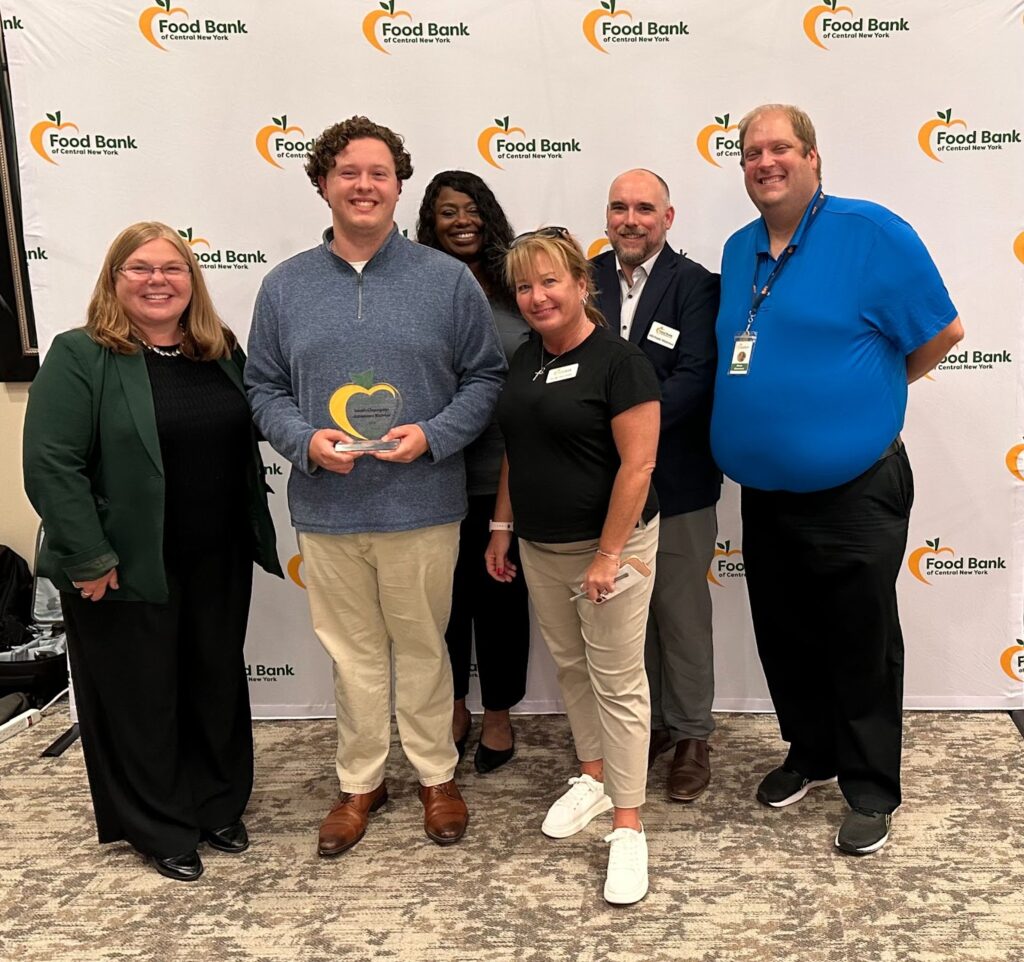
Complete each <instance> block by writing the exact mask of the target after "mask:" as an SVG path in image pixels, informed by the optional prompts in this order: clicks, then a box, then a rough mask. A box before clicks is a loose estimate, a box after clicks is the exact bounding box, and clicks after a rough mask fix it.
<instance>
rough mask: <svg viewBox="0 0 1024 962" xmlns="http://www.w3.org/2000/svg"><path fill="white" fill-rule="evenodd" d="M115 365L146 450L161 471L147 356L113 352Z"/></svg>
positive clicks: (161, 463)
mask: <svg viewBox="0 0 1024 962" xmlns="http://www.w3.org/2000/svg"><path fill="white" fill-rule="evenodd" d="M113 357H114V366H115V367H116V368H117V373H118V376H119V377H120V378H121V389H122V390H123V391H124V397H125V400H126V401H127V402H128V410H129V412H130V413H131V416H132V420H133V421H134V422H135V430H137V431H138V432H139V437H140V438H141V439H142V444H143V446H144V447H145V449H146V453H147V454H148V455H149V457H150V459H151V460H152V461H153V464H154V466H155V467H156V468H157V470H158V471H159V472H160V473H161V474H163V459H162V458H161V457H160V438H159V436H158V435H157V433H156V412H155V411H154V410H153V389H152V388H151V387H150V385H149V374H148V372H147V371H146V359H145V358H144V357H143V356H142V351H139V352H138V353H136V354H114V355H113Z"/></svg>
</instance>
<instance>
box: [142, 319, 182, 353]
mask: <svg viewBox="0 0 1024 962" xmlns="http://www.w3.org/2000/svg"><path fill="white" fill-rule="evenodd" d="M178 333H179V334H181V337H182V339H183V340H184V337H185V328H183V327H182V326H181V325H180V324H179V325H178ZM139 343H140V344H141V345H142V346H143V347H144V348H145V349H146V350H147V351H152V352H153V353H154V354H156V355H158V356H160V357H181V341H179V342H178V343H177V344H175V345H174V346H173V347H160V346H158V345H156V344H150V343H149V341H147V340H146V339H145V338H142V337H140V338H139Z"/></svg>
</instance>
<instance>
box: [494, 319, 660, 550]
mask: <svg viewBox="0 0 1024 962" xmlns="http://www.w3.org/2000/svg"><path fill="white" fill-rule="evenodd" d="M542 357H543V361H542V360H541V358H542ZM547 362H551V363H550V364H549V365H548V367H547V368H546V369H545V370H544V373H543V374H541V375H540V376H539V377H538V378H537V379H536V380H534V374H535V373H536V372H537V370H538V368H540V367H541V365H542V364H543V363H547ZM573 366H575V368H576V370H575V373H570V372H571V369H572V367H573ZM660 398H661V392H660V390H659V388H658V380H657V378H656V377H655V374H654V370H653V368H652V367H651V363H650V361H648V360H647V358H646V357H644V355H643V352H642V351H641V350H640V349H639V348H638V347H636V345H634V344H630V343H628V342H627V341H623V340H622V339H621V338H620V337H619V336H618V334H616V333H615V332H614V331H611V330H609V329H608V328H603V327H599V328H596V329H595V330H594V332H593V333H592V334H591V335H590V336H589V337H587V339H586V340H585V341H584V342H583V343H582V344H580V345H578V346H577V347H574V348H573V349H572V350H571V351H567V352H566V353H565V354H563V355H562V356H561V357H560V358H559V359H558V360H557V361H552V355H550V354H548V353H546V352H543V354H542V345H541V340H540V337H539V336H538V335H537V334H531V335H530V339H529V341H527V342H526V344H524V345H523V346H522V347H521V348H520V349H519V350H518V351H517V352H516V354H515V357H513V358H512V361H511V363H510V365H509V372H508V381H507V382H506V384H505V389H504V391H502V394H501V397H500V398H499V400H498V421H499V423H500V424H501V430H502V432H503V433H504V435H505V449H506V452H507V454H508V461H509V493H510V495H511V498H512V512H513V516H514V518H515V526H516V533H517V534H518V535H519V536H520V537H521V538H526V539H527V540H528V541H540V542H548V543H553V544H564V543H566V542H570V541H587V540H590V539H594V538H598V537H600V534H601V529H602V528H603V527H604V522H605V517H606V515H607V514H608V503H609V500H610V499H611V493H612V485H613V484H614V482H615V475H616V473H617V472H618V470H619V464H620V463H621V462H620V460H619V453H618V450H617V448H616V447H615V439H614V437H613V435H612V425H611V422H612V418H614V417H615V416H616V415H618V414H621V413H622V412H623V411H628V410H629V409H630V408H632V407H635V406H636V405H638V404H642V403H644V402H645V401H658V400H660ZM657 511H658V498H657V495H656V494H655V492H654V487H653V485H652V486H651V489H650V491H649V492H648V494H647V503H646V505H645V506H644V511H643V517H644V519H645V520H650V519H651V518H653V517H654V515H655V514H657Z"/></svg>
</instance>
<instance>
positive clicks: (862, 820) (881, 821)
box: [836, 808, 892, 855]
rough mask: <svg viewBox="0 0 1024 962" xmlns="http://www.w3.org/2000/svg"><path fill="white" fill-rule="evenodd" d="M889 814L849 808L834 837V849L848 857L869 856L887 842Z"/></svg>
mask: <svg viewBox="0 0 1024 962" xmlns="http://www.w3.org/2000/svg"><path fill="white" fill-rule="evenodd" d="M891 824H892V815H891V814H890V813H889V812H870V811H868V810H867V809H865V808H851V809H850V811H849V812H847V813H846V818H844V819H843V825H842V828H840V829H839V834H838V835H836V848H838V849H839V850H840V851H843V852H846V853H848V854H849V855H870V854H871V853H872V852H877V851H878V850H879V849H880V848H881V847H882V846H883V845H884V844H885V843H886V842H888V841H889V826H890V825H891Z"/></svg>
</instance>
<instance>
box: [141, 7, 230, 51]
mask: <svg viewBox="0 0 1024 962" xmlns="http://www.w3.org/2000/svg"><path fill="white" fill-rule="evenodd" d="M188 16H189V12H188V10H187V9H186V8H185V7H172V6H171V0H155V5H154V6H152V7H146V9H145V10H143V11H142V13H140V14H139V33H141V34H142V36H143V37H145V38H146V40H147V42H149V43H151V44H152V45H153V46H154V47H156V49H157V50H163V51H166V50H167V48H166V47H165V46H164V45H163V43H166V42H168V41H175V40H177V41H180V40H189V41H207V40H227V39H228V38H230V37H235V36H238V35H240V34H248V33H249V29H248V26H247V24H246V23H245V22H244V21H242V20H231V21H222V20H213V19H210V18H206V19H200V18H198V17H197V18H196V19H195V20H189V19H188ZM161 41H163V43H161Z"/></svg>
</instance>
